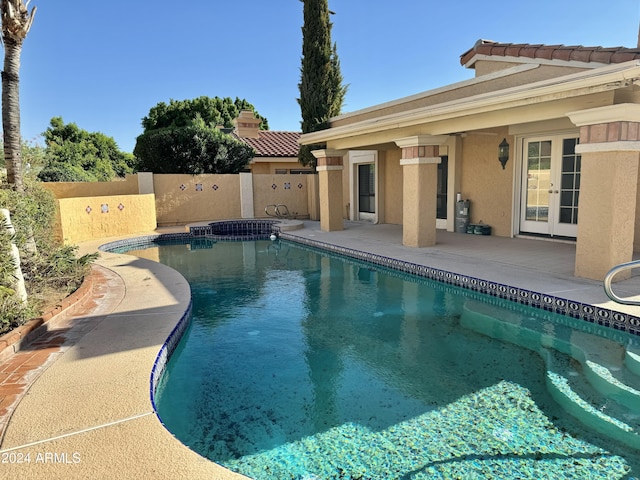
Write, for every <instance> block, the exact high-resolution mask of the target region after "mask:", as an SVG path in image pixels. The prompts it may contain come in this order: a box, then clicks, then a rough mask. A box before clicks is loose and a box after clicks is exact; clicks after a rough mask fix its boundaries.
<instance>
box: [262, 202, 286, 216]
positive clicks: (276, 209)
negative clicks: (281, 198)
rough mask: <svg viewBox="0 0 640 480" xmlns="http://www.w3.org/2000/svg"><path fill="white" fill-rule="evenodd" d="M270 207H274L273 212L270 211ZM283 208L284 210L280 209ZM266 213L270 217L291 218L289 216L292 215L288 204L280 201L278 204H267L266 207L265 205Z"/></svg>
mask: <svg viewBox="0 0 640 480" xmlns="http://www.w3.org/2000/svg"><path fill="white" fill-rule="evenodd" d="M269 207H273V214H271V213H270V212H269ZM281 209H282V210H283V211H280V210H281ZM264 213H266V214H267V215H268V216H270V217H277V218H286V219H289V217H290V216H291V214H290V213H289V209H288V208H287V206H286V205H284V204H282V203H279V204H277V205H276V204H271V205H267V206H266V207H264Z"/></svg>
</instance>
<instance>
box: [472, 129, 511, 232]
mask: <svg viewBox="0 0 640 480" xmlns="http://www.w3.org/2000/svg"><path fill="white" fill-rule="evenodd" d="M503 138H506V139H507V142H509V145H511V149H510V158H509V161H508V162H507V165H506V168H505V169H504V170H503V169H502V166H501V165H500V162H498V145H499V144H500V142H501V141H502V139H503ZM514 144H515V142H514V139H513V137H510V136H509V135H507V129H506V128H503V129H496V130H493V131H490V132H488V131H485V132H476V133H474V132H471V133H469V134H467V135H466V136H465V137H464V138H463V139H462V163H461V165H462V172H461V174H460V189H461V190H460V193H462V197H463V198H464V199H465V200H469V201H470V202H471V205H470V221H471V223H480V222H482V223H485V224H487V225H491V234H492V235H498V236H504V237H508V236H511V233H512V232H511V230H512V229H511V218H512V200H513V168H514V164H515V162H514Z"/></svg>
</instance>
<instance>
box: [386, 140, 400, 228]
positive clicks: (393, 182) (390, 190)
mask: <svg viewBox="0 0 640 480" xmlns="http://www.w3.org/2000/svg"><path fill="white" fill-rule="evenodd" d="M401 156H402V151H401V150H400V149H399V148H397V149H393V150H386V151H385V155H384V157H385V159H384V162H385V178H384V191H385V196H384V199H385V201H384V223H392V224H394V225H402V205H403V204H402V167H401V166H400V157H401Z"/></svg>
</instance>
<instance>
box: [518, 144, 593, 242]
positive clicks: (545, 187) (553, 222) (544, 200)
mask: <svg viewBox="0 0 640 480" xmlns="http://www.w3.org/2000/svg"><path fill="white" fill-rule="evenodd" d="M577 144H578V138H577V137H576V136H575V135H569V136H566V135H564V136H563V135H556V136H545V137H536V138H526V139H524V142H523V152H522V160H523V168H522V189H521V190H522V199H521V211H520V232H521V233H536V234H541V235H548V236H562V237H574V238H575V237H576V235H577V230H578V197H579V194H580V155H579V154H577V153H576V152H575V147H576V145H577Z"/></svg>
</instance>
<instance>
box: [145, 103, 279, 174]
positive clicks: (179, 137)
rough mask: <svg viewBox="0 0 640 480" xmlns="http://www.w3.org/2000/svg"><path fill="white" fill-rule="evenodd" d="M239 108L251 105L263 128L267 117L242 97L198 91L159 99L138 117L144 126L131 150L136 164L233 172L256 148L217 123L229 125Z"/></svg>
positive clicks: (163, 168) (153, 168)
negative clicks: (198, 93)
mask: <svg viewBox="0 0 640 480" xmlns="http://www.w3.org/2000/svg"><path fill="white" fill-rule="evenodd" d="M242 110H251V111H253V112H254V114H255V116H256V118H259V119H260V120H261V123H260V128H261V129H264V130H266V129H268V128H269V124H268V122H267V119H266V118H264V117H262V116H261V115H260V114H258V113H257V112H256V110H255V107H254V106H253V105H251V104H250V103H249V102H248V101H247V100H244V99H242V100H241V99H239V98H237V97H236V99H235V100H232V99H231V98H230V97H226V98H219V97H215V98H210V97H204V96H203V97H198V98H195V99H193V100H181V101H177V100H171V101H170V102H169V103H168V104H167V103H164V102H160V103H158V104H157V105H156V106H155V107H153V108H151V110H150V111H149V115H147V116H146V117H144V118H143V119H142V127H143V128H144V132H143V133H142V134H141V135H139V136H138V138H137V139H136V146H135V148H134V150H133V153H134V155H135V156H136V158H137V160H138V170H139V171H148V172H154V173H189V174H199V173H237V172H240V171H242V170H243V169H244V168H245V167H246V166H247V165H248V163H249V162H250V161H251V159H252V158H253V157H254V155H255V152H254V151H253V149H252V148H251V147H249V146H248V145H246V144H245V143H243V142H241V141H239V140H237V139H236V138H235V137H232V136H230V135H227V134H225V133H223V132H221V131H220V129H219V128H218V127H225V128H232V127H233V121H234V120H235V119H236V118H237V117H238V115H239V114H240V112H241V111H242Z"/></svg>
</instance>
